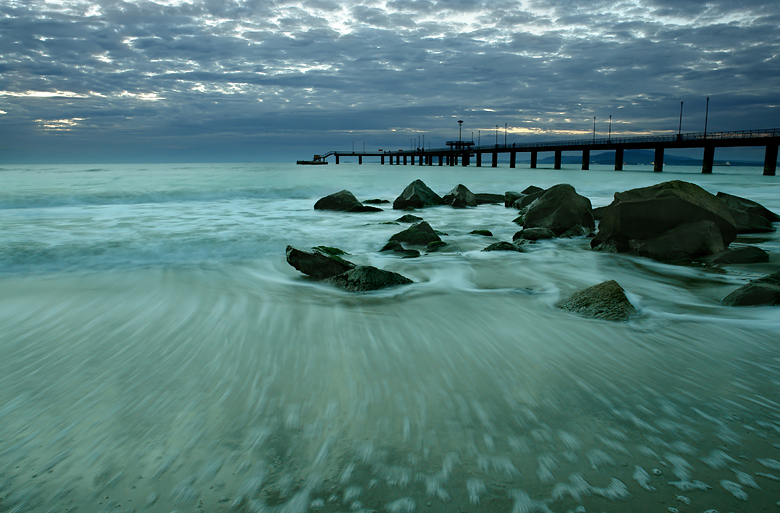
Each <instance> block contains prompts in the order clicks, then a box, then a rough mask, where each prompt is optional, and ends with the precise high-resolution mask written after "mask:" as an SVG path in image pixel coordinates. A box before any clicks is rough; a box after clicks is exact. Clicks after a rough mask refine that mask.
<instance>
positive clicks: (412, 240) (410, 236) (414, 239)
mask: <svg viewBox="0 0 780 513" xmlns="http://www.w3.org/2000/svg"><path fill="white" fill-rule="evenodd" d="M390 240H391V241H398V242H406V243H408V244H416V245H420V246H427V245H428V244H430V243H431V242H434V241H440V240H441V237H439V235H438V234H437V233H436V232H435V231H434V230H433V228H431V225H429V224H428V222H427V221H422V222H419V223H417V224H413V225H412V226H410V227H409V228H407V229H406V230H404V231H402V232H398V233H396V234H395V235H393V236H392V237H390Z"/></svg>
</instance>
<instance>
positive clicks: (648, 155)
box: [524, 150, 764, 166]
mask: <svg viewBox="0 0 780 513" xmlns="http://www.w3.org/2000/svg"><path fill="white" fill-rule="evenodd" d="M528 161H529V160H528V159H526V160H524V162H528ZM654 161H655V152H653V151H652V150H626V151H625V152H624V153H623V163H624V164H626V165H629V166H636V165H650V164H652V163H653V162H654ZM538 162H539V163H540V164H553V163H554V162H555V157H554V156H549V157H545V158H543V159H542V158H540V159H539V161H538ZM702 162H703V159H702V158H691V157H678V156H674V155H669V153H667V152H664V164H666V165H670V166H701V165H702ZM561 163H563V164H581V163H582V154H577V155H563V156H562V157H561ZM590 163H591V164H605V165H612V164H614V163H615V153H614V152H612V151H605V152H601V153H592V154H591V156H590ZM763 164H764V163H763V162H759V161H753V160H727V159H722V160H717V159H716V160H715V162H714V165H716V166H722V165H732V166H762V165H763Z"/></svg>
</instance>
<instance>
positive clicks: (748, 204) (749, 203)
mask: <svg viewBox="0 0 780 513" xmlns="http://www.w3.org/2000/svg"><path fill="white" fill-rule="evenodd" d="M716 196H717V197H718V198H720V200H721V201H723V202H724V203H726V205H728V207H729V208H730V209H734V210H745V211H747V212H751V213H753V214H756V215H758V216H761V217H763V218H765V219H766V220H767V221H769V222H770V223H776V222H778V221H780V215H777V214H775V213H774V212H772V211H771V210H769V209H768V208H766V207H765V206H763V205H762V204H760V203H757V202H755V201H753V200H749V199H745V198H740V197H739V196H734V195H732V194H727V193H725V192H719V193H718V194H716Z"/></svg>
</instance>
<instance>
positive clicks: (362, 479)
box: [0, 165, 780, 513]
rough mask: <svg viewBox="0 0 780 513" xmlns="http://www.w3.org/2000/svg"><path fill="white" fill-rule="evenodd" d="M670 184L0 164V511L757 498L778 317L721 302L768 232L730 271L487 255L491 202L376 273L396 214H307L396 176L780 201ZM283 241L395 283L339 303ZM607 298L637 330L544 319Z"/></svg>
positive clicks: (725, 186) (547, 250)
mask: <svg viewBox="0 0 780 513" xmlns="http://www.w3.org/2000/svg"><path fill="white" fill-rule="evenodd" d="M669 170H670V171H673V172H665V173H664V174H663V175H659V174H655V173H651V172H647V171H643V170H641V169H638V170H635V171H624V172H614V171H608V170H606V168H603V169H601V170H593V171H591V172H583V171H580V170H575V169H564V170H561V171H555V170H552V169H539V170H529V169H516V170H510V169H506V168H499V169H490V168H482V169H476V168H471V169H466V170H464V169H461V168H455V169H453V168H443V169H441V168H433V169H431V168H421V167H419V166H418V167H411V166H407V167H403V166H393V167H390V166H378V165H364V166H360V167H359V166H357V165H342V166H334V165H330V166H327V168H325V169H323V168H321V167H319V168H302V167H296V166H292V165H227V166H215V165H209V166H206V165H198V166H193V165H179V166H104V167H100V168H87V167H78V166H31V167H14V168H11V167H8V166H6V167H4V168H0V180H2V181H3V184H4V187H3V190H2V191H1V192H0V227H2V234H3V236H2V237H0V284H1V287H0V291H1V292H0V512H6V511H9V512H10V511H14V512H26V511H31V512H39V511H89V512H91V511H106V512H108V511H161V512H170V511H175V510H178V511H180V512H189V511H209V512H213V511H224V512H232V511H236V512H266V511H279V512H290V513H293V512H305V511H325V512H335V511H343V512H347V511H364V510H365V511H381V512H389V513H394V512H420V511H442V512H444V511H447V512H449V511H488V512H493V511H499V512H500V511H506V512H512V513H525V512H535V511H539V512H547V511H553V512H556V513H558V512H569V511H572V512H575V511H576V512H583V511H584V512H591V511H609V512H623V511H659V512H667V511H681V512H684V511H701V512H704V511H708V510H715V511H719V512H728V511H733V512H738V511H762V510H764V511H772V510H774V509H776V508H778V505H777V502H778V501H780V399H778V397H780V394H779V393H778V391H779V390H780V346H779V345H778V339H780V314H778V310H777V309H776V308H726V307H723V306H721V305H720V299H721V298H722V297H724V296H725V295H726V294H728V293H729V292H730V291H732V290H733V289H735V288H737V287H738V286H740V285H741V284H742V283H744V282H745V281H746V280H748V279H751V278H754V277H757V276H760V275H763V274H765V273H767V272H771V271H774V270H777V269H778V261H779V260H778V256H777V255H779V254H780V237H778V235H777V234H769V235H768V236H764V235H762V236H760V237H751V238H750V239H749V241H750V242H753V243H756V244H757V245H759V246H760V247H762V248H764V249H766V250H767V251H770V253H771V254H772V259H771V260H770V263H769V264H761V265H753V266H729V267H725V268H723V269H710V268H705V267H702V266H671V265H666V264H660V263H656V262H652V261H650V260H646V259H640V258H635V257H630V256H625V255H610V254H603V253H597V252H593V251H590V249H589V240H588V239H586V238H581V239H567V240H556V241H547V242H544V243H541V244H538V245H535V246H534V247H532V248H530V249H529V252H528V253H524V254H519V253H512V254H506V253H503V252H491V253H484V252H481V251H480V250H481V249H482V248H483V247H485V246H486V245H488V244H489V243H491V242H495V241H497V240H511V237H512V234H513V233H514V232H515V231H517V229H518V227H517V226H516V225H514V224H513V223H512V222H511V221H512V219H513V218H514V217H515V216H516V213H515V212H514V211H513V210H511V209H505V208H504V207H503V206H498V205H484V206H480V207H478V208H475V209H467V210H455V209H451V208H449V207H437V208H434V209H426V210H423V211H420V212H418V213H417V215H420V216H422V217H424V218H425V219H426V220H427V221H428V222H429V223H431V225H432V226H433V227H434V228H436V229H437V230H440V231H442V232H445V233H447V235H446V236H443V239H444V240H445V241H447V242H448V243H449V244H450V246H449V247H448V249H447V250H445V251H443V252H441V253H434V254H429V255H424V256H422V257H420V258H417V259H399V258H397V257H394V256H392V255H389V254H387V253H379V252H378V250H379V249H380V248H381V247H382V246H383V245H384V243H385V242H386V241H387V239H388V238H389V237H390V235H392V234H393V233H396V232H397V231H400V230H401V229H403V228H404V225H392V224H383V223H385V222H388V221H392V220H393V219H395V218H397V217H399V216H400V213H398V212H394V211H392V210H391V209H389V208H388V209H387V210H385V211H384V212H380V213H376V214H343V213H328V212H320V211H314V210H313V208H312V206H313V204H314V202H315V201H316V200H317V199H318V198H320V197H322V196H324V195H326V194H329V193H331V192H336V191H338V190H341V189H344V188H346V189H349V190H351V191H352V192H354V193H355V194H356V195H357V196H358V197H359V198H360V199H368V198H384V199H388V200H391V201H392V200H393V199H394V198H395V197H396V196H397V195H398V194H399V193H400V192H401V190H402V189H403V188H404V187H405V186H406V185H407V184H408V183H409V182H411V181H412V180H413V179H415V178H422V179H423V180H424V181H425V182H426V183H427V184H428V185H429V186H431V187H432V188H433V189H434V190H436V191H437V192H439V193H440V194H444V193H446V192H448V191H449V190H450V189H451V188H452V187H454V186H455V185H457V184H458V183H463V184H465V185H466V186H468V187H469V188H470V189H471V190H472V191H474V192H496V193H503V192H504V191H506V190H522V189H524V188H525V187H527V186H528V185H531V184H533V185H538V186H542V187H548V186H551V185H554V184H556V183H571V184H572V185H574V186H575V187H576V188H577V190H578V192H580V193H581V194H584V195H586V196H588V197H589V198H590V199H591V201H592V202H593V204H594V206H600V205H606V204H608V203H609V202H610V201H611V198H612V194H613V193H614V192H615V191H621V190H626V189H629V188H633V187H638V186H644V185H649V184H653V183H658V182H659V181H663V180H669V179H673V178H676V179H686V180H689V181H693V182H695V183H698V184H700V185H702V186H703V187H704V188H706V189H707V190H709V191H711V192H713V193H715V192H717V191H719V190H722V191H725V192H729V193H731V194H736V195H739V196H743V197H748V198H751V199H755V200H757V201H759V202H761V203H763V204H764V205H766V206H767V207H769V208H770V209H772V210H774V211H776V212H780V194H778V193H779V192H780V185H778V184H780V182H778V181H777V179H776V178H772V177H763V176H761V174H760V170H759V169H740V168H736V169H734V168H729V169H728V170H723V171H724V172H720V173H718V171H721V170H720V169H716V174H714V175H711V176H702V175H701V174H699V173H696V172H689V171H691V170H686V169H685V168H679V169H675V168H669ZM725 171H727V172H725ZM474 229H489V230H491V231H493V233H494V237H480V236H475V235H469V232H470V231H471V230H474ZM745 240H748V239H743V240H738V241H737V243H736V244H740V243H743V242H745ZM287 244H293V245H296V246H300V247H303V248H305V247H309V246H315V245H322V244H325V245H329V246H337V247H340V248H342V249H344V250H346V251H348V252H349V253H350V256H349V257H348V258H350V259H351V260H353V261H355V262H356V263H370V264H372V265H376V266H378V267H382V268H386V269H390V270H393V271H396V272H399V273H401V274H404V275H405V276H408V277H409V278H411V279H413V280H414V281H415V283H414V284H413V285H410V286H406V287H399V288H394V289H389V290H385V291H378V292H374V293H368V294H350V293H346V292H343V291H341V290H338V289H335V288H333V287H331V286H328V285H325V284H321V283H316V282H312V281H310V280H308V279H306V278H305V277H303V275H301V274H300V273H298V272H297V271H295V269H293V268H292V267H290V266H289V265H287V264H286V262H285V260H284V248H285V247H286V245H287ZM607 279H616V280H617V281H618V282H619V283H620V284H621V285H622V286H623V287H624V288H625V289H626V291H627V293H628V295H629V297H630V299H631V300H632V302H633V303H634V304H635V305H636V306H637V308H638V310H639V313H640V315H639V316H638V317H637V318H635V319H634V320H632V321H631V322H630V323H609V322H602V321H594V320H587V319H581V318H579V317H575V316H572V315H570V314H567V313H565V312H562V311H560V310H558V309H556V308H555V307H554V305H555V303H556V302H557V301H558V300H559V299H561V298H564V297H566V296H568V295H569V294H571V293H572V292H574V291H575V290H578V289H581V288H583V287H586V286H589V285H592V284H595V283H598V282H601V281H604V280H607Z"/></svg>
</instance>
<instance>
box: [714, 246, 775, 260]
mask: <svg viewBox="0 0 780 513" xmlns="http://www.w3.org/2000/svg"><path fill="white" fill-rule="evenodd" d="M762 262H769V253H767V252H766V251H764V250H763V249H761V248H757V247H755V246H744V247H741V248H737V249H731V250H729V251H726V252H725V253H723V254H721V255H718V256H717V257H716V258H715V259H713V260H712V263H713V264H759V263H762Z"/></svg>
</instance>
